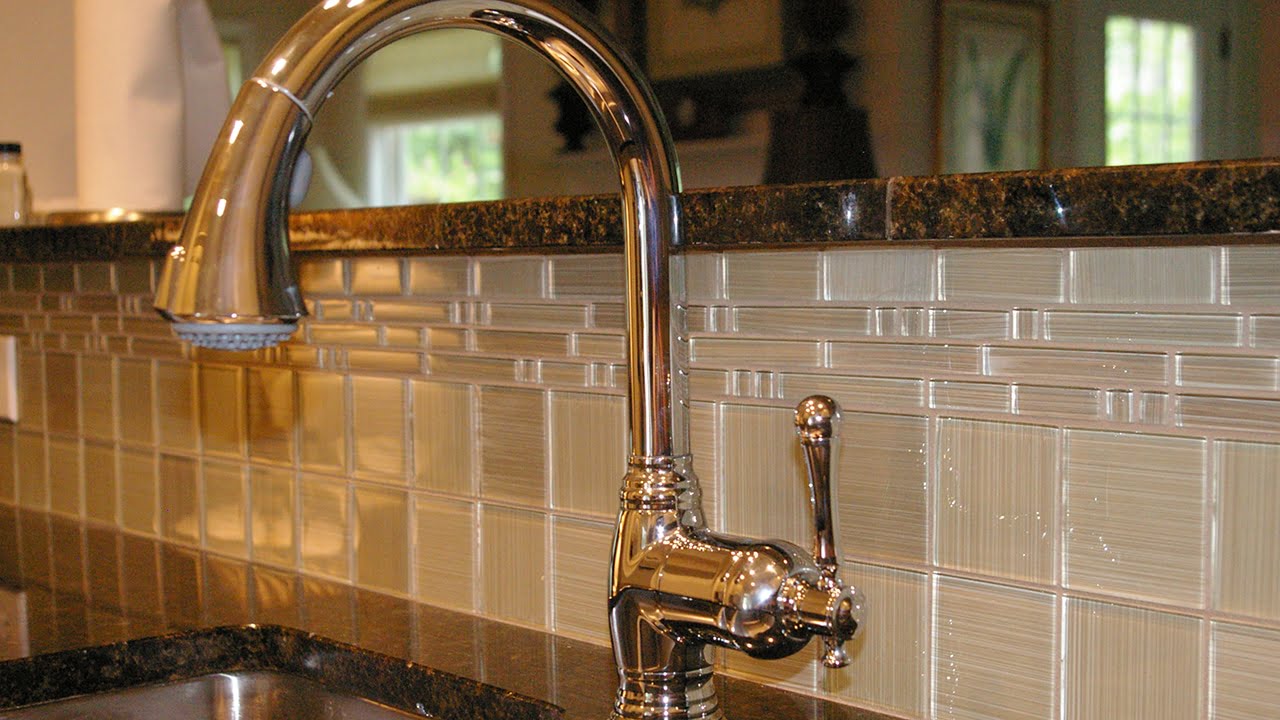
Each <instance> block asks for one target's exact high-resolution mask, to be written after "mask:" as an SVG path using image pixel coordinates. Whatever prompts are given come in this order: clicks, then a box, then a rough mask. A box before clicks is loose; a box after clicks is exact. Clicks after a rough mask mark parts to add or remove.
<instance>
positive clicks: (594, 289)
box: [551, 253, 625, 297]
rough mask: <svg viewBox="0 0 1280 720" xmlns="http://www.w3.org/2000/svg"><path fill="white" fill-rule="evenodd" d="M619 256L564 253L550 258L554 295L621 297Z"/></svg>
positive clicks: (621, 272)
mask: <svg viewBox="0 0 1280 720" xmlns="http://www.w3.org/2000/svg"><path fill="white" fill-rule="evenodd" d="M624 279H625V273H624V272H623V266H622V255H621V254H620V253H610V254H608V255H564V256H560V257H555V258H552V259H551V287H552V295H553V296H554V297H579V296H600V295H603V296H606V297H622V286H623V280H624Z"/></svg>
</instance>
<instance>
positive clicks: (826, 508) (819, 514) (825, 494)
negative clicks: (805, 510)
mask: <svg viewBox="0 0 1280 720" xmlns="http://www.w3.org/2000/svg"><path fill="white" fill-rule="evenodd" d="M839 424H840V406H839V405H838V404H837V403H836V401H835V400H833V399H831V398H829V397H827V396H825V395H810V396H809V397H807V398H805V399H804V400H801V401H800V404H799V405H797V406H796V434H797V435H799V436H800V445H801V447H803V448H804V459H805V466H806V468H807V470H808V474H809V503H810V508H811V509H812V510H813V559H814V561H815V562H816V563H817V565H818V568H819V569H821V570H822V574H823V575H824V576H826V577H827V578H828V579H831V580H835V579H836V578H837V573H838V571H839V568H840V555H839V553H838V552H837V551H836V535H835V533H836V527H835V526H836V523H835V513H836V500H835V496H834V488H833V486H832V484H831V473H832V467H833V465H834V462H835V447H836V429H837V427H838V426H839Z"/></svg>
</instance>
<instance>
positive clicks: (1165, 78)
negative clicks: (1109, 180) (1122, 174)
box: [1106, 15, 1199, 165]
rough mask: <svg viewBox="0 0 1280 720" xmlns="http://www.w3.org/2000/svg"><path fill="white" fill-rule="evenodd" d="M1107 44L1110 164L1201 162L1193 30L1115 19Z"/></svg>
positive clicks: (1149, 21)
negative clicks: (1197, 160)
mask: <svg viewBox="0 0 1280 720" xmlns="http://www.w3.org/2000/svg"><path fill="white" fill-rule="evenodd" d="M1106 40H1107V57H1106V83H1107V87H1106V98H1107V164H1108V165H1126V164H1132V163H1156V162H1183V161H1187V160H1194V159H1196V158H1195V152H1196V149H1195V146H1196V143H1195V138H1196V135H1197V133H1198V132H1199V128H1198V127H1197V118H1196V113H1195V107H1194V106H1195V36H1194V33H1193V32H1192V29H1191V27H1190V26H1189V25H1184V24H1181V23H1171V22H1163V21H1159V20H1152V19H1148V18H1133V17H1125V16H1120V15H1115V16H1112V17H1109V18H1107V26H1106Z"/></svg>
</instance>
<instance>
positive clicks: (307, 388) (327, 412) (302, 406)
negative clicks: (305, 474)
mask: <svg viewBox="0 0 1280 720" xmlns="http://www.w3.org/2000/svg"><path fill="white" fill-rule="evenodd" d="M346 382H347V379H346V378H345V377H343V376H342V375H335V374H331V373H315V372H300V373H298V414H297V419H296V422H297V425H298V448H299V459H300V460H301V463H302V466H303V467H304V468H311V469H315V470H320V471H326V470H327V471H329V472H336V473H342V472H346V469H347V432H348V429H347V427H348V426H347V422H346V418H347V417H348V414H347V413H348V407H349V405H348V402H349V401H348V400H347V389H346Z"/></svg>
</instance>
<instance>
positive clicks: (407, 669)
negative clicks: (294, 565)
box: [0, 625, 563, 720]
mask: <svg viewBox="0 0 1280 720" xmlns="http://www.w3.org/2000/svg"><path fill="white" fill-rule="evenodd" d="M171 717H173V718H184V719H189V720H262V719H266V718H289V719H290V720H293V719H294V718H307V719H308V720H310V719H311V718H316V719H319V720H325V719H328V718H334V719H337V718H344V719H349V720H400V719H401V718H422V717H430V718H438V719H439V720H560V719H561V718H562V717H563V712H562V711H561V709H560V708H557V707H555V706H554V705H550V704H548V703H545V702H542V701H539V700H535V699H532V698H528V697H524V696H521V695H518V694H516V693H512V692H509V691H506V690H503V689H501V688H497V687H493V686H491V685H485V684H482V683H479V682H476V681H474V680H468V679H466V678H462V677H458V676H456V675H450V674H449V673H445V672H440V671H438V670H433V669H431V668H427V667H423V666H421V665H418V664H416V663H412V662H406V661H405V660H404V659H402V658H395V657H391V656H388V655H382V654H379V653H375V652H370V651H368V650H364V649H361V648H358V647H354V646H351V645H347V644H344V643H340V642H335V641H333V640H329V639H326V638H322V637H319V636H317V635H314V634H311V633H306V632H303V631H300V630H294V629H291V628H285V627H277V626H260V625H243V626H235V627H220V628H206V629H201V630H190V631H186V632H179V633H174V634H171V635H162V636H158V637H150V638H140V639H137V640H129V641H126V642H122V643H114V644H111V645H99V646H96V647H88V648H80V649H75V650H65V651H62V652H56V653H49V654H46V655H36V656H34V657H29V658H23V659H19V660H9V661H6V662H0V718H4V719H5V720H8V719H9V718H13V719H14V720H53V719H54V718H59V719H61V718H89V719H91V720H130V719H133V718H138V719H139V720H141V719H143V718H146V719H147V720H151V719H152V718H171Z"/></svg>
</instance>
